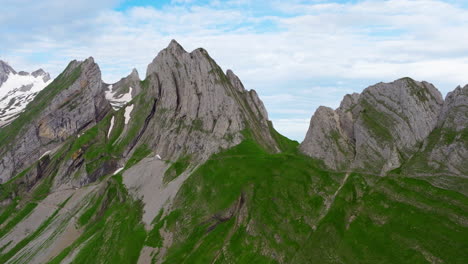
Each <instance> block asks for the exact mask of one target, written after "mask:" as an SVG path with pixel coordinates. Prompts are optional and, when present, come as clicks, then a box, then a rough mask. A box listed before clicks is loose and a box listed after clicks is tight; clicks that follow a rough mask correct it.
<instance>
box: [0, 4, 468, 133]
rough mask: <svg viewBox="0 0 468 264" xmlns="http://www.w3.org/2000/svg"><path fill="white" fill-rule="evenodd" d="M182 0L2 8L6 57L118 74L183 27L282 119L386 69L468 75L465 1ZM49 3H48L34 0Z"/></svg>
mask: <svg viewBox="0 0 468 264" xmlns="http://www.w3.org/2000/svg"><path fill="white" fill-rule="evenodd" d="M0 1H1V2H2V4H4V2H5V0H0ZM175 1H176V2H178V4H177V5H167V6H164V7H162V8H160V9H157V8H152V7H134V8H130V9H128V10H125V11H112V10H110V9H109V8H106V7H110V6H113V5H114V4H115V3H116V1H112V0H108V1H104V2H100V3H99V6H98V8H94V9H92V8H91V7H93V4H97V3H95V2H93V3H91V2H89V0H86V1H85V2H80V3H71V4H70V5H74V6H72V7H73V8H74V9H73V8H68V7H67V8H66V9H63V8H61V7H62V6H61V5H63V4H61V3H63V2H61V1H58V0H48V1H39V2H37V3H35V2H34V3H32V4H31V6H30V7H29V8H28V9H27V10H29V11H27V12H26V14H27V15H29V16H30V17H31V18H29V19H26V22H24V21H23V22H21V21H19V18H18V17H12V16H11V15H8V16H3V17H1V18H0V23H1V22H3V23H5V21H8V19H12V21H8V23H9V25H11V27H10V28H12V29H10V30H14V29H16V33H15V34H11V33H10V32H7V31H6V30H7V29H1V30H0V34H2V36H5V39H3V40H2V43H0V57H2V58H4V59H7V60H9V61H10V63H11V64H12V65H14V66H15V67H16V68H24V69H26V70H33V69H35V68H37V67H39V66H42V67H43V68H45V69H46V70H49V71H51V72H52V73H53V74H55V75H57V74H58V73H59V72H60V71H61V70H62V69H63V68H64V67H65V66H66V65H67V63H68V61H70V60H72V59H76V58H78V59H83V58H86V57H88V56H93V57H94V58H95V59H96V61H97V62H98V63H99V65H100V66H101V69H102V72H103V77H104V80H105V81H108V82H112V81H116V80H118V79H119V78H121V77H122V76H124V75H126V74H128V73H130V71H131V69H132V68H134V67H136V68H137V69H138V70H139V72H140V76H144V74H145V72H146V66H147V64H148V63H149V62H150V61H151V60H152V59H153V58H154V57H155V56H156V54H157V52H158V51H159V50H161V49H162V48H164V47H165V46H166V45H167V44H168V43H169V41H170V39H172V38H175V39H177V40H178V41H179V42H180V43H181V44H182V45H183V46H184V47H185V48H186V49H187V50H192V49H195V48H197V47H204V48H206V49H207V50H208V51H209V52H210V54H211V55H212V56H213V57H214V58H215V60H217V61H218V63H219V64H220V65H221V66H222V68H223V69H227V68H231V69H233V70H234V71H235V72H236V73H237V74H238V75H239V76H240V78H241V79H242V80H243V82H244V84H245V86H246V87H247V88H249V89H252V88H254V89H256V90H257V91H258V92H259V94H260V96H261V98H262V99H263V100H264V101H265V104H266V106H267V109H268V111H269V112H270V116H271V117H272V119H274V120H283V121H281V122H283V124H284V123H285V121H284V120H285V119H290V120H293V119H297V118H305V117H307V119H308V118H310V115H311V114H312V113H313V112H314V110H315V108H316V107H317V106H318V105H319V104H322V105H328V106H331V107H336V106H337V105H338V104H339V101H340V100H341V98H342V97H343V95H344V94H345V93H350V92H353V91H354V92H356V91H357V92H359V91H361V90H362V89H364V88H365V87H366V86H367V85H371V84H373V83H375V82H378V81H392V80H394V79H397V78H400V77H403V76H410V77H413V78H415V79H418V80H427V81H430V82H433V83H434V84H435V85H436V86H437V87H439V88H440V89H441V90H442V92H443V93H446V92H448V91H449V90H451V89H453V88H455V86H456V85H458V84H464V83H468V76H467V75H466V72H468V37H467V36H468V10H466V9H463V8H461V7H459V6H457V5H455V4H450V3H446V2H443V1H435V0H418V1H410V0H390V1H359V2H357V3H347V4H336V3H328V2H325V1H295V0H294V1H288V3H287V4H286V3H285V1H276V2H273V4H271V3H269V2H268V1H262V2H261V5H263V6H264V8H265V10H266V9H269V10H270V11H269V12H266V14H260V15H259V9H258V8H257V6H256V5H260V4H259V2H258V1H250V0H233V1H229V2H223V4H221V3H220V2H216V1H213V2H211V4H208V5H197V3H196V1H184V0H175ZM6 3H7V4H9V5H10V6H11V5H14V4H15V3H17V1H14V2H13V1H10V0H8V1H6ZM174 3H175V2H174ZM67 5H68V4H67ZM44 6H46V7H47V9H48V13H47V15H45V14H42V13H39V11H38V10H39V9H38V8H42V7H44ZM254 7H255V8H254ZM249 8H250V9H249ZM68 9H73V10H71V11H70V10H69V11H67V10H68ZM91 9H92V10H91ZM14 10H16V9H14ZM62 10H65V11H64V12H65V13H63V14H59V12H61V11H62ZM15 12H16V11H14V12H13V14H15ZM18 12H19V11H18ZM49 13H50V14H51V15H49ZM17 14H18V13H16V14H15V15H17ZM56 14H57V15H56ZM83 14H87V15H86V16H83ZM285 14H286V15H285ZM46 16H50V18H48V17H46ZM36 17H37V18H39V19H35V18H36ZM64 17H67V18H68V19H64ZM28 21H29V22H28ZM32 21H35V23H34V24H33V22H32ZM15 23H18V24H19V26H17V25H15ZM24 25H28V26H30V27H32V29H31V30H28V31H26V29H25V28H26V27H24ZM37 55H41V56H40V57H41V58H40V59H37V58H36V57H37ZM42 57H43V58H42ZM30 67H33V69H31V68H30ZM275 122H279V121H275ZM294 124H298V123H297V122H295V123H294ZM294 124H293V123H291V124H290V125H291V126H292V127H290V128H288V130H287V131H290V132H286V135H288V136H291V137H295V138H296V139H298V138H300V137H298V136H297V135H298V134H297V133H298V132H297V131H299V130H301V131H303V132H302V134H305V131H306V130H307V128H305V129H304V125H294ZM293 127H296V128H293ZM294 129H298V130H297V131H296V130H294ZM293 130H294V131H296V132H294V133H296V136H294V135H293V132H292V131H293ZM285 131H286V130H285Z"/></svg>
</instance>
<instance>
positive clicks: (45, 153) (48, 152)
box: [39, 150, 50, 159]
mask: <svg viewBox="0 0 468 264" xmlns="http://www.w3.org/2000/svg"><path fill="white" fill-rule="evenodd" d="M49 154H50V150H48V151H46V152H44V154H42V155H41V157H40V158H39V159H42V158H43V157H45V156H46V155H49Z"/></svg>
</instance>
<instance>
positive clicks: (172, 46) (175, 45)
mask: <svg viewBox="0 0 468 264" xmlns="http://www.w3.org/2000/svg"><path fill="white" fill-rule="evenodd" d="M166 49H168V50H171V51H172V52H176V53H186V51H185V49H184V48H183V47H182V45H180V44H179V42H177V41H176V40H175V39H173V40H171V42H170V43H169V45H168V46H167V48H166Z"/></svg>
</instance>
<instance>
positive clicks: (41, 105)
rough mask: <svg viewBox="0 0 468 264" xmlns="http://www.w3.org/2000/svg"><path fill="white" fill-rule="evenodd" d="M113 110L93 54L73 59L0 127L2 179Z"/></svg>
mask: <svg viewBox="0 0 468 264" xmlns="http://www.w3.org/2000/svg"><path fill="white" fill-rule="evenodd" d="M109 110H110V105H109V103H108V102H107V100H106V99H105V97H104V88H103V85H102V81H101V72H100V70H99V67H98V66H97V64H96V63H94V60H93V59H92V58H89V59H87V60H86V61H84V62H78V61H73V62H71V63H70V64H69V66H68V67H67V68H66V70H65V71H64V72H63V73H62V74H61V75H60V76H58V77H57V79H56V80H54V82H52V83H51V84H50V85H49V86H48V87H47V88H46V89H44V90H42V91H41V92H40V93H39V94H38V95H37V96H36V98H35V99H34V101H33V102H32V103H30V104H29V105H28V106H27V107H26V109H25V112H24V113H23V114H21V115H20V117H18V119H16V120H15V121H14V122H13V123H11V124H10V125H8V126H6V127H5V128H4V129H2V130H1V131H0V138H1V143H0V144H1V152H0V180H2V181H6V180H8V179H10V178H11V177H13V176H14V175H16V174H17V173H19V172H21V170H23V169H25V168H26V167H27V166H29V165H31V164H32V163H33V162H34V161H36V160H37V159H38V158H39V157H41V155H42V154H43V153H45V152H47V151H50V150H52V149H54V148H55V147H57V146H59V145H60V143H61V142H63V141H64V140H66V139H67V138H68V137H70V136H71V135H74V134H77V133H78V132H80V131H82V130H84V129H85V128H87V127H89V126H92V125H94V124H96V123H97V122H98V121H99V120H101V119H102V118H103V117H104V115H105V114H106V113H107V112H108V111H109Z"/></svg>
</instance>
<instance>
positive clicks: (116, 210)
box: [49, 174, 146, 263]
mask: <svg viewBox="0 0 468 264" xmlns="http://www.w3.org/2000/svg"><path fill="white" fill-rule="evenodd" d="M90 206H91V207H90V209H88V210H87V211H86V212H85V213H84V214H83V215H82V217H81V218H80V220H79V221H80V223H81V224H86V226H85V230H84V232H83V234H82V235H81V236H80V237H79V238H78V239H77V240H76V241H75V242H74V243H73V244H72V245H71V246H69V247H67V248H66V249H65V250H63V251H62V252H61V253H60V254H59V255H58V256H57V257H55V258H54V259H53V260H51V261H50V262H49V263H60V262H61V261H62V260H63V259H64V258H65V257H67V255H69V254H70V253H71V252H73V251H74V250H78V253H77V255H76V257H75V259H74V261H75V263H136V262H137V260H138V257H139V255H140V251H141V249H142V247H143V244H144V242H145V239H146V231H145V229H144V227H143V224H142V223H141V214H142V206H141V203H140V202H139V201H134V200H132V199H131V198H130V196H129V195H128V193H127V190H126V189H125V187H124V185H123V184H122V176H121V175H120V174H119V175H116V176H114V177H112V178H109V179H108V181H107V186H106V187H105V190H104V194H103V196H102V197H101V198H97V199H95V200H93V202H92V203H91V205H90ZM90 220H92V221H90ZM80 246H81V247H80ZM78 247H80V248H79V249H77V248H78Z"/></svg>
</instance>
